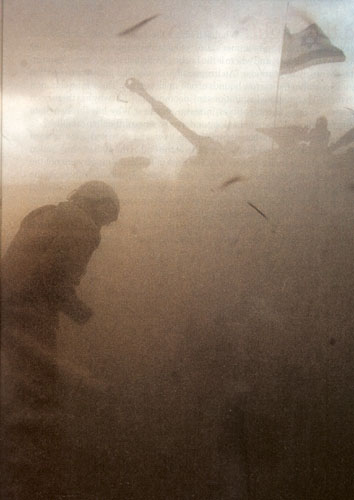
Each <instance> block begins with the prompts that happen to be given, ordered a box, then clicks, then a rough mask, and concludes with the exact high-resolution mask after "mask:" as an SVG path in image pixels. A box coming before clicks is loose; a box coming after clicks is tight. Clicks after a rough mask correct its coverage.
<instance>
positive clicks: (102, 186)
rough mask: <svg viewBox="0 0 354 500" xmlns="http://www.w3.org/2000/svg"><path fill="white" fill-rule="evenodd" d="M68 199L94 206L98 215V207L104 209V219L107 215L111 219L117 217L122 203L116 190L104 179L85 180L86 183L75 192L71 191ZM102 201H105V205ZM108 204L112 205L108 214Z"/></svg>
mask: <svg viewBox="0 0 354 500" xmlns="http://www.w3.org/2000/svg"><path fill="white" fill-rule="evenodd" d="M68 199H69V201H72V202H74V203H76V204H80V205H82V204H84V205H86V206H90V207H91V208H94V209H95V215H96V216H97V209H100V211H102V210H104V212H105V214H104V219H103V220H104V221H105V220H106V218H107V217H108V220H109V221H114V220H116V219H117V217H118V214H119V210H120V205H119V199H118V196H117V194H116V192H115V191H114V189H113V188H112V187H111V186H109V185H108V184H106V183H105V182H102V181H89V182H85V184H82V185H81V186H80V187H78V188H77V189H76V190H75V191H74V192H73V193H71V195H70V196H69V197H68ZM102 203H105V206H104V207H103V205H102ZM107 205H108V207H110V208H109V209H108V211H109V215H108V216H107ZM104 223H106V222H104Z"/></svg>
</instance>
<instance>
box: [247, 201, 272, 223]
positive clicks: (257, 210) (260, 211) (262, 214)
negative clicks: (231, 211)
mask: <svg viewBox="0 0 354 500" xmlns="http://www.w3.org/2000/svg"><path fill="white" fill-rule="evenodd" d="M247 203H248V205H249V206H250V207H252V208H254V210H255V211H256V212H258V213H259V214H260V215H261V216H262V217H264V218H265V219H267V220H268V217H267V216H266V214H264V213H263V212H262V210H259V208H257V207H256V206H255V205H253V203H251V202H250V201H248V202H247Z"/></svg>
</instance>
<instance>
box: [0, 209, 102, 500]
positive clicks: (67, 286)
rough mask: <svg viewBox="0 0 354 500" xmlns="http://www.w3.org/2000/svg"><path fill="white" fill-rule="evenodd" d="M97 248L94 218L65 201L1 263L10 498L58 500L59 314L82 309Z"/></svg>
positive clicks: (34, 222)
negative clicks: (79, 291)
mask: <svg viewBox="0 0 354 500" xmlns="http://www.w3.org/2000/svg"><path fill="white" fill-rule="evenodd" d="M99 242H100V231H99V227H98V226H96V225H95V223H94V222H93V221H92V220H91V218H90V217H89V216H88V214H86V212H84V211H83V210H82V209H80V208H79V207H78V206H77V205H75V204H73V203H72V202H64V203H60V204H59V205H57V206H55V205H47V206H44V207H41V208H38V209H36V210H34V211H33V212H31V213H30V214H29V215H27V216H26V217H25V218H24V220H23V221H22V223H21V226H20V229H19V231H18V233H17V234H16V236H15V238H14V240H13V241H12V243H11V244H10V246H9V248H8V250H7V252H6V254H5V256H4V258H3V261H2V270H1V272H2V303H1V306H2V307H1V309H2V322H1V344H2V345H1V361H2V365H1V378H2V384H1V413H2V426H1V427H2V428H1V449H2V474H1V475H2V481H3V484H2V496H3V497H4V498H8V499H9V500H14V499H16V500H18V499H20V500H29V499H31V500H36V499H37V498H38V499H42V498H48V499H50V498H56V495H57V494H58V492H59V488H60V487H61V483H62V480H61V479H60V474H59V473H58V468H59V464H60V463H61V462H60V458H59V455H60V453H61V451H60V450H61V448H62V446H63V445H62V434H61V430H60V422H61V421H62V418H63V417H62V416H60V415H61V405H60V394H61V393H62V390H61V389H60V388H58V387H59V386H58V384H59V383H60V379H59V378H58V373H59V372H60V371H61V370H59V368H60V366H59V365H58V362H57V355H56V331H57V327H58V313H59V311H62V312H64V313H66V314H69V315H70V314H71V312H72V311H74V310H75V308H77V307H80V304H82V302H81V301H80V299H79V298H78V297H77V295H76V292H75V287H76V286H77V285H78V284H79V283H80V279H81V277H82V276H83V274H84V273H85V270H86V266H87V264H88V262H89V259H90V257H91V255H92V252H93V251H94V250H95V249H96V248H97V246H98V245H99ZM63 374H64V375H65V380H66V381H67V382H68V383H70V380H71V377H70V373H69V371H65V372H63ZM60 387H61V386H60Z"/></svg>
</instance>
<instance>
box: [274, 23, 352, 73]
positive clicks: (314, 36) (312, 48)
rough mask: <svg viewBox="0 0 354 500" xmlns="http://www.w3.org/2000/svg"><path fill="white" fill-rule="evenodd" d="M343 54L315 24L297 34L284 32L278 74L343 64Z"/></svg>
mask: <svg viewBox="0 0 354 500" xmlns="http://www.w3.org/2000/svg"><path fill="white" fill-rule="evenodd" d="M343 61H345V55H344V53H343V52H342V51H341V50H340V49H338V48H337V47H335V46H334V45H332V43H331V41H330V39H329V38H328V37H327V36H326V35H325V34H324V33H323V31H322V30H321V29H320V28H319V27H318V26H317V24H315V23H313V24H310V26H308V27H307V28H305V29H304V30H302V31H300V32H298V33H290V31H289V30H288V28H287V27H285V30H284V40H283V50H282V55H281V63H280V74H281V75H284V74H287V73H294V72H295V71H300V70H302V69H304V68H307V67H309V66H314V65H315V64H323V63H332V62H343Z"/></svg>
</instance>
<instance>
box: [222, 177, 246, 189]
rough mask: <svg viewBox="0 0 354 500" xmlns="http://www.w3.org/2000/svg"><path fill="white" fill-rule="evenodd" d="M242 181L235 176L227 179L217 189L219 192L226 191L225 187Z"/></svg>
mask: <svg viewBox="0 0 354 500" xmlns="http://www.w3.org/2000/svg"><path fill="white" fill-rule="evenodd" d="M242 180H243V178H242V177H241V176H239V175H235V176H234V177H231V179H228V180H227V181H225V182H223V183H222V184H221V186H220V187H219V189H220V190H223V189H226V188H227V187H229V186H231V184H235V182H240V181H242Z"/></svg>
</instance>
